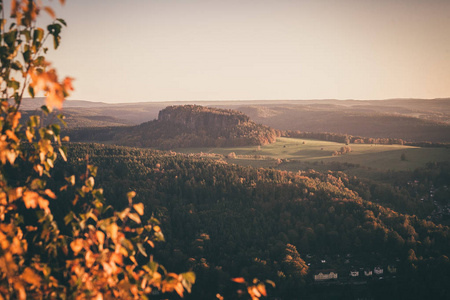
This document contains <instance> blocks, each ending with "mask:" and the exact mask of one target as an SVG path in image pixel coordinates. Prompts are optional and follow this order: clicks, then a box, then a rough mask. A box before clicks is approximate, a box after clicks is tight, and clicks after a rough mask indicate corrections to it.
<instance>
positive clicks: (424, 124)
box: [22, 98, 450, 142]
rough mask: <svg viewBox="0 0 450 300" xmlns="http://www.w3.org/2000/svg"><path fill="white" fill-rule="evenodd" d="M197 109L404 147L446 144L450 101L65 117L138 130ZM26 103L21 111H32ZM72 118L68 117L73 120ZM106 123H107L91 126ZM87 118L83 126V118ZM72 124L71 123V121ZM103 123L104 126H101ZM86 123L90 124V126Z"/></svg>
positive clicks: (128, 109)
mask: <svg viewBox="0 0 450 300" xmlns="http://www.w3.org/2000/svg"><path fill="white" fill-rule="evenodd" d="M194 103H195V104H201V105H203V106H210V107H217V108H224V109H234V110H238V111H241V112H243V113H245V114H246V115H248V116H249V117H250V118H251V119H252V120H254V121H255V122H257V123H261V124H264V125H268V126H270V127H272V128H274V129H279V130H300V131H310V132H330V133H339V134H351V135H356V136H364V137H374V138H400V139H404V140H406V141H411V142H419V141H430V142H450V99H448V98H444V99H429V100H423V99H390V100H267V101H189V102H140V103H118V104H109V103H102V102H89V101H78V100H69V101H66V105H65V108H64V113H65V115H66V116H67V117H68V119H69V120H68V121H69V127H86V126H88V127H96V126H121V125H124V124H141V123H143V122H147V121H149V120H152V119H156V118H157V117H158V112H159V111H160V110H161V109H163V108H164V107H166V106H167V105H168V104H170V105H186V104H194ZM40 105H41V102H40V101H39V100H38V101H32V102H31V101H25V103H24V105H23V107H22V109H24V110H30V109H36V108H37V107H39V106H40ZM71 116H72V117H71ZM102 116H104V117H109V119H107V121H108V122H107V123H105V122H103V123H102V122H98V124H97V125H95V124H93V123H92V121H95V120H96V119H97V120H100V119H102ZM85 117H86V118H87V120H86V122H85V121H84V118H85ZM71 119H72V120H73V121H71ZM103 121H104V120H103ZM88 123H89V124H88Z"/></svg>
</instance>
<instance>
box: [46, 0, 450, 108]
mask: <svg viewBox="0 0 450 300" xmlns="http://www.w3.org/2000/svg"><path fill="white" fill-rule="evenodd" d="M51 3H52V5H53V6H54V7H55V8H57V9H56V11H57V15H58V16H59V17H61V18H63V19H65V20H66V21H67V23H68V27H67V28H65V29H64V31H63V33H62V41H61V46H60V48H59V49H58V50H57V51H54V52H51V53H50V54H49V60H50V61H52V62H53V64H54V66H55V67H56V68H57V70H58V72H59V74H60V76H71V77H74V78H75V82H74V85H75V89H76V90H75V91H74V93H73V94H72V96H71V97H70V98H69V99H77V100H89V101H103V102H141V101H174V100H189V101H191V100H192V101H195V100H278V99H279V100H289V99H295V100H301V99H361V100H364V99H388V98H441V97H449V96H450V34H449V30H450V1H448V0H428V1H424V0H377V1H374V0H145V1H144V0H128V1H124V0H67V1H66V5H64V6H63V7H60V5H59V4H58V3H57V1H52V2H51Z"/></svg>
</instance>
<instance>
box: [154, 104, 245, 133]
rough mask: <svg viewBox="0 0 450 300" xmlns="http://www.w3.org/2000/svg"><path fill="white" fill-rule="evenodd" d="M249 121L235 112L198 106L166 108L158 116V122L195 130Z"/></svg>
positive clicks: (230, 125)
mask: <svg viewBox="0 0 450 300" xmlns="http://www.w3.org/2000/svg"><path fill="white" fill-rule="evenodd" d="M249 120H250V119H249V117H248V116H247V115H245V114H243V113H241V112H238V111H235V110H231V109H220V108H212V107H204V106H200V105H177V106H168V107H166V108H165V109H163V110H161V111H160V112H159V115H158V121H166V122H171V123H174V124H180V125H183V126H186V127H187V128H189V129H195V130H210V129H216V128H222V129H224V128H230V127H233V126H237V125H243V124H246V123H248V122H249Z"/></svg>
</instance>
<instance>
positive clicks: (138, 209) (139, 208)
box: [133, 203, 144, 216]
mask: <svg viewBox="0 0 450 300" xmlns="http://www.w3.org/2000/svg"><path fill="white" fill-rule="evenodd" d="M133 208H134V210H135V211H136V212H137V213H138V214H139V215H141V216H142V215H143V214H144V204H143V203H137V204H134V205H133Z"/></svg>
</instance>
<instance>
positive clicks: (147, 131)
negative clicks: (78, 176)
mask: <svg viewBox="0 0 450 300" xmlns="http://www.w3.org/2000/svg"><path fill="white" fill-rule="evenodd" d="M89 135H90V136H89V137H87V136H86V134H84V135H83V141H86V140H97V141H99V140H105V139H106V140H112V141H113V143H115V144H118V145H126V146H134V147H153V148H159V149H175V148H187V147H232V146H250V145H265V144H268V143H273V142H275V141H276V138H277V137H278V136H280V132H279V131H278V130H275V129H272V128H270V127H268V126H264V125H261V124H256V123H255V122H253V121H251V120H250V119H249V117H248V116H246V115H245V114H243V113H241V112H238V111H234V110H229V109H217V108H211V107H204V106H199V105H183V106H169V107H166V108H165V109H163V110H161V111H160V112H159V116H158V119H157V120H153V121H149V122H145V123H142V124H140V125H137V126H130V127H124V126H122V127H115V128H104V129H99V130H91V131H90V133H89ZM74 136H75V140H77V138H76V133H72V137H74Z"/></svg>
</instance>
